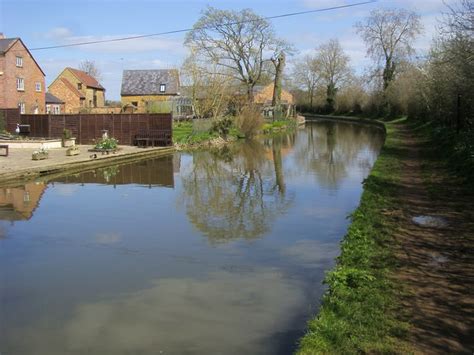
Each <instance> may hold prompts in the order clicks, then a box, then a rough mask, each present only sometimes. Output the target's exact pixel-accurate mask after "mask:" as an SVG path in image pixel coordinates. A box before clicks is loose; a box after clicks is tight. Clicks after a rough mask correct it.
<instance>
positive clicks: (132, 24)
mask: <svg viewBox="0 0 474 355" xmlns="http://www.w3.org/2000/svg"><path fill="white" fill-rule="evenodd" d="M354 2H358V1H357V0H292V1H291V0H287V1H283V0H273V1H269V0H254V1H247V0H221V1H210V0H208V1H201V0H194V1H192V0H174V1H172V0H167V1H161V0H155V1H152V0H134V1H130V0H129V1H123V0H95V1H91V0H0V32H3V33H4V34H5V35H6V37H21V38H22V40H23V41H24V42H25V44H26V45H27V46H28V47H29V48H35V47H43V46H50V45H56V44H66V43H75V42H83V41H90V40H101V39H112V38H118V37H125V36H133V35H141V34H149V33H157V32H164V31H170V30H177V29H182V28H189V27H192V25H193V24H194V23H195V22H196V21H197V19H198V18H199V17H200V14H201V11H202V10H203V9H204V8H205V7H206V6H207V5H211V6H214V7H217V8H222V9H234V10H240V9H243V8H251V9H253V10H254V11H255V12H256V13H257V14H259V15H261V16H273V15H278V14H283V13H288V12H298V11H305V10H311V9H318V8H324V7H328V6H337V5H341V4H350V3H354ZM377 7H391V8H393V7H402V8H406V9H410V10H415V11H417V12H418V13H419V14H420V15H421V17H422V22H423V24H424V26H425V32H424V34H423V36H421V37H420V38H419V39H418V40H417V42H416V44H415V45H416V47H417V49H418V50H419V51H420V52H421V53H423V52H426V50H427V49H428V48H429V45H430V43H431V39H432V37H433V34H434V31H435V24H436V18H437V17H439V16H440V13H441V11H443V10H444V9H445V6H444V5H443V3H442V0H421V1H413V0H379V1H378V2H376V3H374V4H369V5H364V6H361V7H357V8H350V9H345V10H336V11H333V12H324V13H317V14H307V15H302V16H297V17H289V18H283V19H275V20H272V24H273V26H274V28H275V30H276V32H277V34H278V35H279V36H280V37H282V38H284V39H286V40H287V41H289V42H291V43H292V44H293V45H294V46H295V47H296V48H297V49H298V54H296V56H301V55H304V54H306V53H308V52H311V51H312V50H314V48H315V47H316V46H318V45H319V44H320V43H322V42H324V41H327V40H328V39H330V38H338V39H339V40H340V42H341V44H342V46H343V48H344V50H345V51H346V52H347V54H349V56H350V57H351V64H352V66H353V67H354V68H355V69H356V70H357V71H359V72H361V71H362V70H363V68H364V66H366V65H368V64H369V61H368V60H367V59H366V58H365V47H364V44H363V43H362V41H361V40H360V38H359V37H358V36H357V34H355V31H354V29H353V25H354V23H355V22H356V21H358V20H361V19H363V18H364V17H365V16H367V15H368V13H369V12H370V11H371V10H372V9H374V8H377ZM183 39H184V34H176V35H167V36H160V37H150V38H144V39H139V40H133V41H125V42H115V43H105V44H96V45H88V46H80V47H71V48H61V49H51V50H42V51H33V52H32V54H33V55H34V57H35V59H36V60H37V61H38V63H39V64H40V66H41V67H42V69H43V70H44V72H45V73H46V83H47V84H50V83H51V82H52V81H53V80H54V78H55V77H56V76H57V75H58V74H59V73H60V71H61V70H62V69H64V67H66V66H71V67H77V66H78V64H79V63H80V62H81V61H82V60H85V59H88V60H93V61H95V62H96V63H97V65H98V66H99V69H100V70H101V72H102V77H103V78H102V81H101V83H102V85H103V86H104V87H105V88H106V89H107V91H106V98H107V99H112V100H114V99H119V98H120V84H121V80H122V70H123V69H152V68H174V67H179V66H180V64H181V63H182V61H183V59H184V57H185V56H186V48H185V47H184V46H183Z"/></svg>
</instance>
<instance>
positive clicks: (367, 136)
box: [294, 121, 383, 189]
mask: <svg viewBox="0 0 474 355" xmlns="http://www.w3.org/2000/svg"><path fill="white" fill-rule="evenodd" d="M299 134H302V135H306V139H299V141H298V143H297V144H296V145H295V148H294V149H295V159H296V161H297V163H298V166H299V167H300V168H301V169H304V171H305V172H313V173H315V175H316V177H317V179H318V182H319V183H320V184H321V185H323V186H325V187H328V188H332V189H337V188H338V187H339V184H340V183H341V182H342V181H343V179H344V178H345V177H346V176H347V175H348V171H349V170H350V169H351V168H353V167H354V166H356V167H358V168H360V169H364V170H367V172H368V170H369V169H370V167H371V166H372V165H373V162H374V161H375V159H376V152H378V151H379V150H380V147H381V146H382V144H383V134H382V132H381V131H380V130H379V129H377V128H374V127H370V126H364V125H360V124H351V123H337V122H328V121H321V122H317V123H312V124H309V125H308V127H307V129H306V130H304V131H300V132H299Z"/></svg>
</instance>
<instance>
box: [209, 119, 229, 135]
mask: <svg viewBox="0 0 474 355" xmlns="http://www.w3.org/2000/svg"><path fill="white" fill-rule="evenodd" d="M231 127H232V119H231V118H230V117H222V118H218V119H215V120H213V121H212V124H211V129H210V132H211V133H217V134H218V135H219V136H221V137H223V138H226V137H227V135H228V134H229V132H230V128H231Z"/></svg>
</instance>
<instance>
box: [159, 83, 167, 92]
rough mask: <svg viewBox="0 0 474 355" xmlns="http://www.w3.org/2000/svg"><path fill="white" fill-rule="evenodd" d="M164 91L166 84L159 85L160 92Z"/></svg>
mask: <svg viewBox="0 0 474 355" xmlns="http://www.w3.org/2000/svg"><path fill="white" fill-rule="evenodd" d="M165 91H166V84H160V92H165Z"/></svg>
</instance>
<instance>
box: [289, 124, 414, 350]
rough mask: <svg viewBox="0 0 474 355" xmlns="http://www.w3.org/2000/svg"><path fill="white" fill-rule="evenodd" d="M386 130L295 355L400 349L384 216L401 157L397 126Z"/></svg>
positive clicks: (401, 326)
mask: <svg viewBox="0 0 474 355" xmlns="http://www.w3.org/2000/svg"><path fill="white" fill-rule="evenodd" d="M386 127H387V138H386V141H385V144H384V147H383V148H382V150H381V153H380V155H379V157H378V159H377V162H376V163H375V165H374V167H373V169H372V171H371V173H370V175H369V176H368V178H367V179H366V180H365V181H364V192H363V194H362V197H361V202H360V205H359V207H358V208H357V209H356V210H355V211H354V213H353V214H352V216H351V219H352V223H351V225H350V227H349V230H348V232H347V234H346V236H345V237H344V239H343V241H342V243H341V255H340V256H339V257H338V259H337V265H336V267H335V268H334V269H333V270H332V271H330V272H329V273H328V274H327V275H326V278H325V283H326V284H327V285H328V290H327V292H326V293H325V295H324V297H323V300H322V305H321V308H320V310H319V314H318V315H317V317H316V318H314V319H312V320H311V321H310V322H309V325H308V328H309V329H308V331H307V334H306V335H305V336H304V337H303V338H302V339H301V342H300V346H299V349H298V352H297V353H298V354H353V353H395V352H400V349H403V348H405V347H406V345H405V344H404V343H403V341H402V338H403V335H404V334H405V333H406V330H407V329H408V327H407V324H406V323H403V322H401V321H399V320H398V319H397V313H398V309H397V308H398V304H397V301H396V300H397V298H396V292H398V291H396V289H395V285H394V284H393V283H392V281H391V279H390V277H389V276H390V272H391V270H392V269H393V268H394V266H395V261H394V256H393V249H392V248H391V245H393V244H392V240H391V235H393V231H394V229H395V228H396V226H395V225H394V223H393V222H392V221H391V219H390V215H389V213H388V211H389V210H391V209H392V208H393V207H394V206H396V204H397V184H398V182H399V179H400V171H401V163H400V154H402V152H401V150H400V143H401V141H400V138H399V135H398V133H397V122H391V123H388V124H387V125H386Z"/></svg>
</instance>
